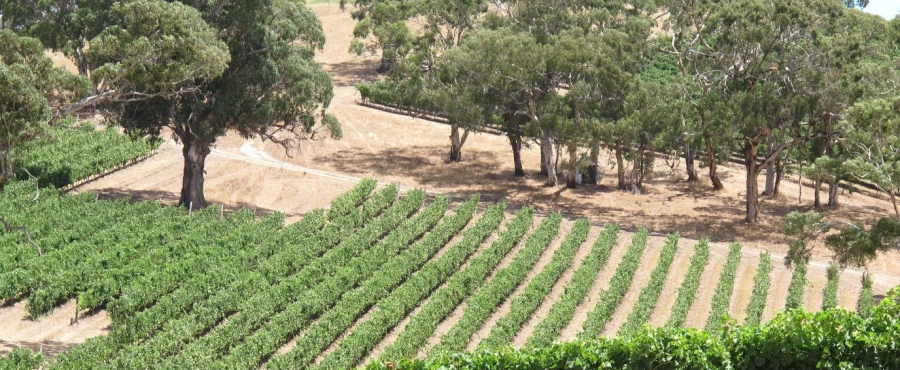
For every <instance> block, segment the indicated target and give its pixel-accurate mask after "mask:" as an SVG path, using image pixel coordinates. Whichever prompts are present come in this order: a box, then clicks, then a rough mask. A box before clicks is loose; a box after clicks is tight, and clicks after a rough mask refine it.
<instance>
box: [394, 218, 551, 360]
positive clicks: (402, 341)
mask: <svg viewBox="0 0 900 370" xmlns="http://www.w3.org/2000/svg"><path fill="white" fill-rule="evenodd" d="M533 218H534V210H533V209H532V208H530V207H525V208H523V209H522V210H520V211H519V213H518V214H516V217H515V218H514V219H513V220H512V221H510V222H509V224H508V225H507V228H506V231H504V232H503V233H501V234H500V237H499V238H498V239H497V240H496V241H495V242H494V243H493V244H491V246H490V248H488V249H487V250H485V251H483V252H482V253H481V254H480V255H478V256H476V257H475V258H474V259H473V260H472V262H471V263H470V264H469V266H468V267H466V268H465V269H464V270H463V271H460V272H459V273H457V274H454V275H453V277H451V278H450V280H448V281H447V283H446V284H445V285H444V286H443V287H441V288H440V289H438V290H437V291H436V292H435V293H434V294H432V295H431V297H430V298H429V300H428V303H426V304H425V306H424V307H423V308H422V310H421V311H419V313H418V314H416V315H415V316H413V317H412V319H410V322H409V323H408V324H407V325H406V328H405V329H404V330H403V332H402V333H400V334H399V336H398V337H397V338H396V339H395V340H394V342H393V343H391V345H390V346H388V347H387V348H386V349H385V350H384V353H383V354H382V355H381V357H380V359H381V360H383V361H397V360H400V359H401V358H402V357H412V356H413V355H415V354H416V351H417V350H418V349H419V348H421V347H422V346H423V345H424V344H425V341H427V340H428V338H430V337H431V336H432V335H433V334H434V331H435V329H437V326H438V325H439V324H440V322H441V321H442V320H443V319H445V318H446V317H447V316H448V315H450V314H451V313H452V312H453V309H454V308H456V307H457V306H458V305H459V303H460V302H462V301H463V299H466V298H467V297H469V296H470V295H471V294H472V293H474V292H475V291H476V290H477V289H478V288H479V287H480V285H481V284H480V283H481V282H482V281H484V280H485V279H486V278H487V276H488V274H490V273H491V271H493V270H494V268H496V267H497V265H499V264H500V261H501V260H502V259H503V257H504V256H505V255H506V254H507V253H509V251H510V250H512V248H513V247H515V245H516V244H517V243H518V242H519V240H521V239H522V237H523V236H524V235H525V233H526V232H528V230H529V229H530V228H531V222H532V220H533Z"/></svg>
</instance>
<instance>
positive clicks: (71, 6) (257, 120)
mask: <svg viewBox="0 0 900 370" xmlns="http://www.w3.org/2000/svg"><path fill="white" fill-rule="evenodd" d="M0 14H3V17H4V18H3V21H2V22H3V26H4V27H6V28H9V29H11V30H12V31H10V30H4V31H2V32H4V35H15V34H16V33H21V34H28V35H34V36H35V37H37V38H38V39H39V40H41V41H43V42H44V45H46V46H47V47H49V48H51V49H54V50H59V51H62V52H64V53H65V54H66V55H68V56H70V57H72V58H73V59H74V60H75V62H76V64H77V65H78V67H79V70H80V71H81V73H82V74H84V75H87V76H89V77H90V79H91V82H92V83H93V92H92V93H88V94H84V95H87V96H86V97H85V98H84V99H82V100H80V101H79V102H77V103H74V104H71V105H68V106H66V107H64V109H61V110H60V112H59V114H57V115H56V116H62V115H64V114H68V113H73V112H76V111H78V110H80V109H84V108H86V107H91V106H98V107H101V108H103V110H104V112H105V113H107V115H108V118H110V119H112V120H113V121H114V122H115V123H118V124H120V125H122V126H123V127H124V128H125V129H126V130H128V131H132V132H135V133H140V134H151V135H157V134H159V133H160V131H161V129H163V128H169V129H171V130H172V132H174V134H175V136H176V137H177V139H179V141H181V143H182V144H183V145H184V159H185V166H184V181H183V185H182V191H181V199H180V202H179V203H180V204H182V205H185V206H187V207H193V208H202V207H205V206H206V199H205V197H204V195H203V175H204V166H205V159H206V156H207V155H208V154H209V153H210V148H211V146H212V145H213V144H214V143H215V141H216V138H217V137H219V136H222V135H224V134H225V132H227V131H229V130H233V131H237V132H239V133H240V134H242V135H243V136H245V137H251V136H261V137H263V138H264V139H267V140H272V141H274V142H277V143H279V144H281V145H282V146H284V147H285V148H286V150H289V149H291V148H293V147H296V146H297V145H298V142H299V141H300V140H304V139H313V138H317V137H321V136H323V135H324V134H327V136H330V137H333V138H338V137H340V136H341V132H340V126H339V125H338V123H337V121H336V119H334V117H332V116H329V115H327V114H326V113H325V108H327V106H328V104H329V102H330V101H331V97H332V85H331V80H330V78H329V77H328V75H327V74H326V73H325V71H324V70H323V69H322V68H321V66H320V65H319V64H317V63H316V62H314V61H313V56H314V54H315V51H316V49H320V48H321V47H322V45H323V44H324V42H325V37H324V34H323V32H322V27H321V24H320V23H319V21H318V19H317V18H316V16H315V15H314V14H313V13H312V12H311V11H310V10H309V9H308V8H307V7H306V6H305V4H304V3H303V2H302V1H296V0H270V1H237V0H235V1H230V0H222V1H216V2H209V1H185V2H168V1H156V0H122V1H108V0H72V1H63V2H52V1H24V2H18V1H3V2H0ZM4 37H11V36H4ZM27 40H33V41H28V48H29V50H31V52H32V54H34V53H37V54H38V55H40V56H41V57H42V58H43V46H41V43H40V42H38V41H37V39H27ZM7 59H9V57H8V56H5V55H4V63H5V64H10V63H18V64H22V65H31V64H32V63H29V62H24V63H19V62H17V61H15V60H13V61H12V62H7ZM41 63H43V64H41V65H44V64H47V65H49V64H50V62H49V61H48V60H46V58H45V59H44V61H42V62H41ZM19 69H21V68H19ZM50 71H51V72H53V76H56V75H59V74H62V72H56V70H54V69H51V70H50ZM3 73H4V80H7V79H9V81H10V83H9V84H8V86H9V88H8V89H7V90H5V91H4V92H3V93H4V94H6V93H7V92H8V93H9V96H15V97H19V98H17V99H19V100H21V101H16V102H13V101H10V103H9V104H20V105H23V104H24V105H28V106H29V107H31V108H33V109H30V110H21V111H19V112H17V113H16V114H17V115H19V116H21V117H18V116H17V117H12V116H11V115H10V117H9V120H8V121H9V122H10V125H12V124H16V125H19V126H21V125H23V123H22V122H28V124H29V125H31V126H29V127H32V128H31V129H27V130H26V129H24V128H15V130H17V132H16V135H20V136H23V137H26V138H31V137H33V136H35V134H34V133H32V132H31V131H35V129H34V127H39V123H41V122H46V121H48V120H49V119H50V117H48V114H47V109H45V108H46V107H42V106H41V104H42V103H41V102H40V96H39V94H35V93H34V92H35V91H33V90H28V86H27V84H28V83H30V84H31V86H32V87H36V88H41V86H38V85H39V84H47V83H45V82H42V81H49V80H52V79H51V78H49V77H44V76H42V77H40V78H32V79H30V80H29V81H30V82H29V81H25V82H26V84H22V83H20V82H21V81H19V80H14V79H13V77H8V76H7V75H8V73H7V71H6V69H4V72H3ZM20 74H21V73H20ZM4 85H7V84H4ZM88 90H90V89H88ZM44 95H45V96H46V95H47V94H46V92H44ZM4 104H6V102H5V101H4ZM44 105H46V104H44ZM4 112H6V110H4ZM4 116H6V114H5V113H4ZM25 116H27V117H25ZM5 121H6V120H5ZM13 121H15V123H13ZM323 132H324V134H323ZM8 146H9V145H5V146H4V148H5V147H8ZM4 165H5V167H9V166H7V165H6V163H5V162H4Z"/></svg>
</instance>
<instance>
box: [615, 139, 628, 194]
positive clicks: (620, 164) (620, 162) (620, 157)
mask: <svg viewBox="0 0 900 370" xmlns="http://www.w3.org/2000/svg"><path fill="white" fill-rule="evenodd" d="M622 150H623V149H622V140H617V141H616V171H617V172H618V174H619V184H618V186H617V187H618V189H619V190H628V184H626V183H625V155H624V154H623V153H622Z"/></svg>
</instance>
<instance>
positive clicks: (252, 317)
mask: <svg viewBox="0 0 900 370" xmlns="http://www.w3.org/2000/svg"><path fill="white" fill-rule="evenodd" d="M424 196H425V195H424V192H422V191H413V192H410V193H409V195H408V196H407V197H406V199H404V200H403V201H401V202H400V203H399V207H397V208H391V209H389V210H388V211H387V212H386V213H385V214H384V215H383V216H382V217H380V218H378V219H377V220H376V221H374V222H372V223H369V224H368V225H366V227H364V228H363V229H362V230H361V231H360V232H358V233H356V234H353V235H352V236H350V237H349V238H347V239H346V240H344V242H342V243H341V244H340V245H339V246H338V247H337V248H333V249H330V250H328V252H326V253H325V254H324V255H322V257H320V258H318V259H316V260H314V261H312V262H311V263H310V264H308V265H307V266H305V267H304V268H303V269H301V270H300V271H299V272H298V273H296V274H294V275H291V276H289V277H287V278H284V279H281V280H278V281H277V283H275V284H272V287H271V288H270V289H260V291H259V293H257V294H255V295H253V296H251V297H249V298H247V299H246V301H245V302H243V303H242V304H241V305H240V306H239V309H238V311H239V312H238V313H237V314H236V315H234V316H232V317H230V318H229V320H228V323H227V325H221V326H219V327H216V328H214V329H212V330H211V331H209V332H208V333H206V334H205V335H204V336H203V337H201V338H199V339H197V340H192V339H191V338H186V339H187V340H186V341H185V343H184V344H186V345H187V346H186V347H185V348H184V349H183V350H182V351H181V353H179V354H178V355H177V356H174V357H171V358H168V359H166V360H165V362H164V363H163V364H162V366H166V367H169V368H185V367H190V366H192V365H189V364H196V363H206V362H208V361H210V360H212V359H215V358H218V357H220V356H222V355H223V354H224V353H227V351H229V350H230V349H231V348H232V347H234V346H235V345H237V344H239V343H240V341H241V339H243V338H244V337H246V336H247V335H249V334H251V333H253V331H254V330H257V328H259V327H260V326H261V325H263V324H264V323H265V322H266V321H267V320H268V319H269V318H270V317H271V316H272V315H274V314H276V313H278V312H279V311H282V310H284V309H286V307H289V305H290V304H291V302H295V300H296V298H297V296H298V295H301V293H303V292H305V291H307V290H309V289H311V288H313V287H314V286H315V285H316V284H317V283H319V282H321V281H322V280H323V279H326V278H327V277H329V276H331V275H332V274H334V273H335V272H336V271H338V270H339V269H340V268H341V267H342V266H345V265H346V264H348V262H349V261H351V260H352V259H353V258H354V257H356V256H358V255H360V253H369V252H372V251H373V250H378V249H379V246H378V245H382V244H383V242H384V241H382V243H379V244H378V245H376V247H374V249H369V247H370V246H371V245H372V244H373V243H375V242H376V241H377V239H378V238H380V237H381V235H384V234H385V233H387V232H388V231H391V230H394V231H392V232H391V235H390V236H389V237H388V239H391V236H394V235H401V236H408V239H407V240H406V241H405V242H404V243H403V245H405V244H406V243H408V242H409V241H411V240H412V239H414V238H416V237H418V236H419V235H422V234H424V233H425V232H426V231H427V230H428V229H429V228H430V227H431V226H433V225H434V224H436V223H437V220H439V219H440V217H441V215H443V213H444V211H445V210H446V207H447V204H446V201H444V202H435V204H432V205H431V206H429V207H428V208H427V209H426V210H425V211H424V212H422V213H420V214H419V215H417V216H416V217H414V218H411V219H409V218H408V217H409V216H410V215H411V214H412V213H413V212H414V211H415V210H416V209H418V208H419V207H420V205H421V204H422V201H423V200H424ZM401 223H402V224H401ZM398 225H399V228H398ZM422 225H424V226H422ZM393 239H397V238H396V237H394V238H393ZM386 240H387V239H386ZM394 253H396V251H393V252H388V253H383V254H384V256H382V257H380V258H382V259H386V258H388V256H390V255H393V254H394ZM363 255H365V254H363ZM363 255H360V256H361V257H362V256H363ZM368 260H369V262H370V263H372V264H373V265H374V266H378V264H377V263H376V262H375V260H372V259H371V258H370V259H368ZM359 271H360V270H357V271H356V272H357V273H359ZM162 345H168V344H162ZM178 346H180V344H178ZM186 364H187V365H186Z"/></svg>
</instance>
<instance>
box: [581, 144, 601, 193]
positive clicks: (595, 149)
mask: <svg viewBox="0 0 900 370" xmlns="http://www.w3.org/2000/svg"><path fill="white" fill-rule="evenodd" d="M599 163H600V140H595V141H594V143H593V144H592V145H591V164H590V166H588V177H587V178H588V181H585V183H589V184H599V183H600V175H599V174H600V165H599Z"/></svg>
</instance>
